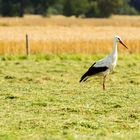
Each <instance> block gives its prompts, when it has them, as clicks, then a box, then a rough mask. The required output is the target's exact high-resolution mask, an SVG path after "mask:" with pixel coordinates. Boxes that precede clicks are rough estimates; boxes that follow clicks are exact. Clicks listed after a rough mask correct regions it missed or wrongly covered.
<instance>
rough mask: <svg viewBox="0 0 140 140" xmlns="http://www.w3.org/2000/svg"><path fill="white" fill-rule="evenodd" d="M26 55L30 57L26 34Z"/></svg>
mask: <svg viewBox="0 0 140 140" xmlns="http://www.w3.org/2000/svg"><path fill="white" fill-rule="evenodd" d="M26 55H27V56H29V55H30V48H29V40H28V34H26Z"/></svg>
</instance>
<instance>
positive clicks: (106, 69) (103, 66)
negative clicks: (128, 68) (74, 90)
mask: <svg viewBox="0 0 140 140" xmlns="http://www.w3.org/2000/svg"><path fill="white" fill-rule="evenodd" d="M118 42H120V43H121V44H122V45H123V46H124V47H126V48H127V46H126V45H125V44H124V43H123V41H122V39H121V38H120V37H119V36H115V38H114V48H113V51H112V53H111V54H110V55H109V56H107V57H105V58H103V59H101V60H99V61H97V62H95V63H94V64H93V65H92V66H91V67H90V68H89V69H88V71H87V72H86V73H85V74H84V75H83V76H82V77H81V80H80V81H79V82H82V81H83V82H84V81H86V80H87V79H88V78H89V77H91V76H93V75H96V74H101V75H103V90H105V89H106V86H105V81H106V77H107V75H108V74H109V73H110V72H111V71H113V70H114V68H115V66H116V63H117V58H118V49H117V46H118ZM127 49H128V48H127Z"/></svg>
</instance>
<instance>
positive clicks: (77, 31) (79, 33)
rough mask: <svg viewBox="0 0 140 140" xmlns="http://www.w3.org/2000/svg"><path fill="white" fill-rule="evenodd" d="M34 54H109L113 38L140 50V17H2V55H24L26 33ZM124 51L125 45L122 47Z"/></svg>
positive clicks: (137, 50)
mask: <svg viewBox="0 0 140 140" xmlns="http://www.w3.org/2000/svg"><path fill="white" fill-rule="evenodd" d="M26 34H28V35H29V43H30V47H31V53H32V54H35V53H107V52H109V51H111V49H112V46H113V37H114V36H115V35H116V34H117V35H120V36H121V37H122V39H123V40H124V42H126V44H127V46H128V47H129V52H130V53H139V52H140V17H139V16H132V17H129V16H113V17H111V18H109V19H80V18H79V19H77V18H74V17H71V18H65V17H62V16H58V17H51V18H43V17H39V16H26V17H25V18H0V54H24V53H25V35H26ZM119 49H120V51H123V52H124V50H125V49H123V47H119Z"/></svg>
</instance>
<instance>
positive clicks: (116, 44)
mask: <svg viewBox="0 0 140 140" xmlns="http://www.w3.org/2000/svg"><path fill="white" fill-rule="evenodd" d="M112 55H118V43H117V41H116V40H114V48H113V52H112Z"/></svg>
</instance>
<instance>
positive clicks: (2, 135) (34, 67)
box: [0, 54, 140, 140]
mask: <svg viewBox="0 0 140 140" xmlns="http://www.w3.org/2000/svg"><path fill="white" fill-rule="evenodd" d="M104 56H105V55H96V56H95V55H86V54H85V55H84V54H80V55H78V54H77V55H76V54H75V55H72V54H71V55H46V56H45V55H36V56H30V57H29V58H27V57H24V56H1V57H0V59H1V63H0V139H5V140H11V139H12V140H15V139H28V140H29V139H30V140H31V139H32V140H63V139H64V140H65V139H66V140H82V139H83V140H94V139H95V140H139V139H140V63H139V62H140V55H139V54H125V55H123V54H121V55H120V56H119V59H118V64H117V67H116V69H115V71H114V72H113V73H112V74H110V75H109V77H108V79H107V90H106V91H103V90H102V85H101V83H102V79H101V77H93V78H92V79H90V80H89V81H88V82H85V83H79V79H80V77H81V75H82V74H83V73H84V72H85V71H86V70H87V68H88V67H89V66H91V64H92V63H93V62H94V61H96V60H98V59H100V58H102V57H104Z"/></svg>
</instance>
